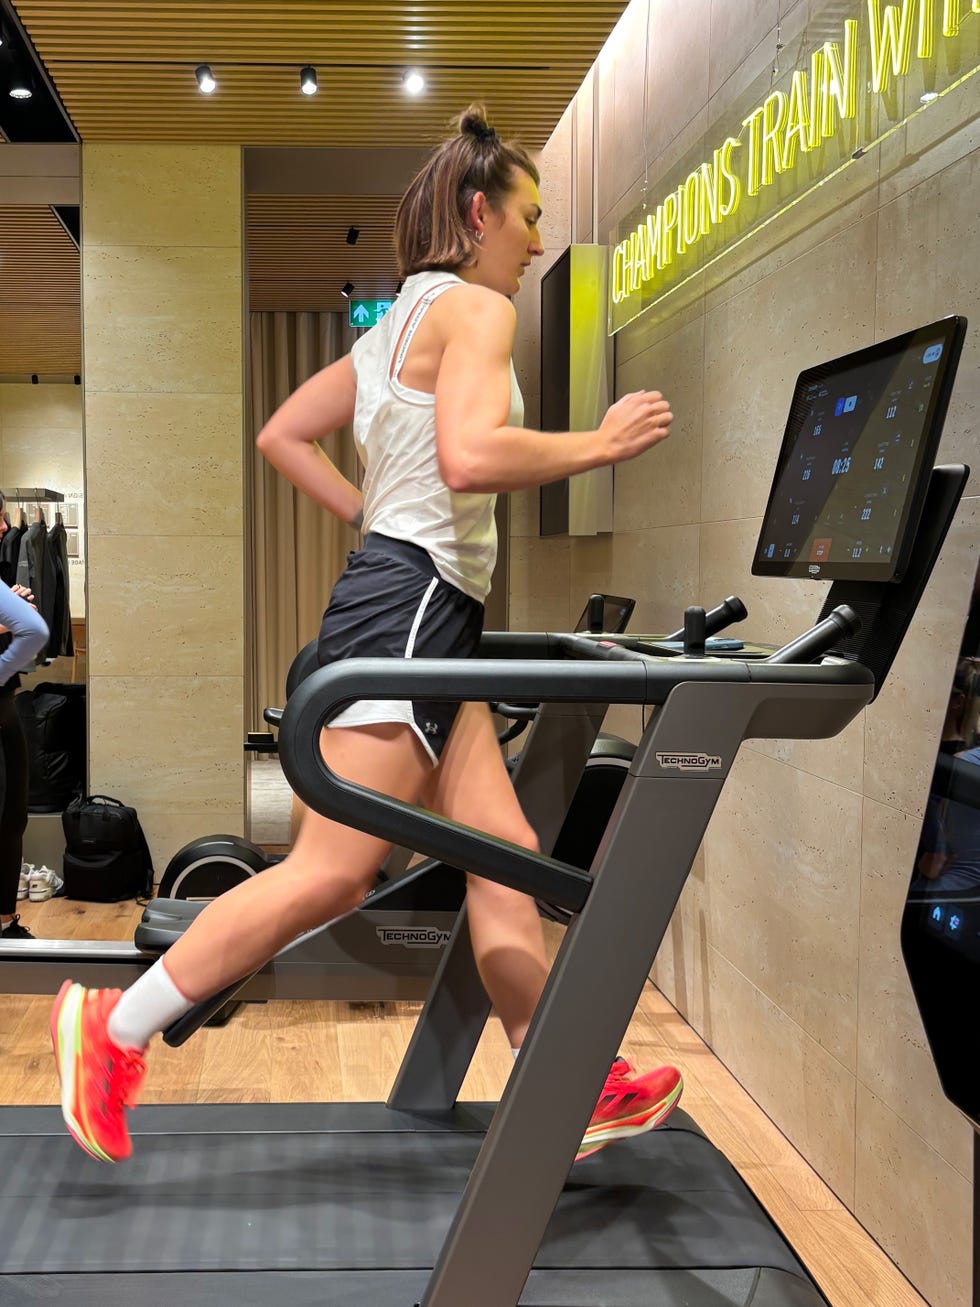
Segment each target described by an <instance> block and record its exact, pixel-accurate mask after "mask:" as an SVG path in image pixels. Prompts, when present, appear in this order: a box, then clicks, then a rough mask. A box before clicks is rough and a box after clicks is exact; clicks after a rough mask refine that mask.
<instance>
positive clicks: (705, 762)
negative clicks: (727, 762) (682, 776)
mask: <svg viewBox="0 0 980 1307" xmlns="http://www.w3.org/2000/svg"><path fill="white" fill-rule="evenodd" d="M657 762H659V763H660V766H661V767H676V768H677V770H678V771H720V770H721V755H720V754H717V753H658V754H657Z"/></svg>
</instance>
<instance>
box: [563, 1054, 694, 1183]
mask: <svg viewBox="0 0 980 1307" xmlns="http://www.w3.org/2000/svg"><path fill="white" fill-rule="evenodd" d="M632 1075H633V1068H632V1067H631V1066H630V1064H629V1062H627V1061H626V1059H625V1058H622V1057H617V1059H616V1061H615V1062H614V1063H613V1064H612V1070H611V1071H610V1072H609V1075H608V1076H607V1077H606V1084H605V1088H604V1089H603V1091H602V1093H601V1094H600V1095H599V1102H598V1103H597V1104H596V1109H595V1111H594V1112H593V1113H592V1120H591V1121H590V1122H589V1126H588V1129H587V1130H586V1132H585V1138H584V1139H583V1140H582V1147H581V1148H580V1149H579V1150H578V1154H577V1156H576V1158H575V1160H576V1162H581V1160H582V1158H583V1157H591V1156H592V1154H593V1153H597V1152H598V1151H599V1149H600V1148H605V1147H606V1145H607V1144H611V1143H613V1142H614V1141H615V1140H617V1139H628V1138H630V1137H631V1136H632V1135H642V1134H645V1133H646V1132H647V1131H648V1130H653V1129H655V1128H656V1127H657V1126H658V1125H662V1124H663V1122H664V1121H666V1120H667V1118H668V1116H670V1114H671V1112H673V1110H674V1108H675V1107H676V1106H677V1104H678V1102H679V1101H680V1097H681V1092H682V1090H683V1088H684V1082H683V1080H682V1079H681V1073H680V1072H679V1071H678V1070H677V1068H676V1067H675V1066H662V1067H658V1068H657V1070H656V1071H650V1072H649V1073H648V1074H647V1075H645V1076H637V1077H636V1078H635V1079H631V1077H632Z"/></svg>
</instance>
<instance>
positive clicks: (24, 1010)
mask: <svg viewBox="0 0 980 1307" xmlns="http://www.w3.org/2000/svg"><path fill="white" fill-rule="evenodd" d="M19 906H20V907H21V908H22V909H23V921H24V923H25V924H26V925H28V926H30V927H31V928H32V929H33V930H34V932H35V933H36V934H37V935H38V936H43V937H47V938H56V937H58V938H71V937H74V938H101V939H126V938H131V936H132V930H133V926H134V924H135V921H136V920H137V919H138V912H139V910H138V909H137V908H136V907H135V906H134V905H133V904H132V903H125V904H113V905H103V904H89V903H76V902H69V901H68V900H66V899H53V900H51V901H50V902H48V903H44V904H36V905H35V904H29V903H27V904H20V905H19ZM554 930H555V932H556V934H557V928H554ZM50 1002H51V1000H50V999H49V998H24V997H19V996H0V1103H28V1104H30V1103H34V1104H39V1103H55V1102H56V1101H57V1095H56V1090H55V1081H54V1073H53V1069H52V1062H51V1054H50V1044H49V1038H48V1013H49V1011H50ZM417 1011H418V1008H417V1006H416V1005H412V1004H395V1005H386V1006H385V1007H383V1008H382V1007H378V1006H373V1005H372V1006H357V1007H354V1006H351V1005H348V1004H343V1003H319V1004H315V1003H277V1004H271V1003H270V1004H266V1005H256V1006H249V1007H248V1008H246V1009H245V1010H244V1011H241V1012H239V1014H238V1015H237V1016H236V1017H235V1018H234V1019H233V1020H232V1022H231V1023H230V1024H229V1025H228V1026H227V1027H226V1028H225V1029H223V1030H203V1031H201V1032H200V1033H199V1034H198V1035H196V1036H195V1037H194V1039H193V1040H191V1041H190V1043H188V1044H187V1045H186V1046H185V1047H183V1048H181V1049H170V1048H167V1047H166V1046H165V1045H164V1044H162V1043H161V1042H159V1041H158V1042H157V1045H156V1046H155V1047H154V1049H153V1052H152V1055H151V1067H150V1076H149V1078H148V1085H147V1089H146V1091H145V1093H144V1094H143V1101H144V1102H153V1103H179V1102H202V1103H217V1102H251V1103H261V1102H306V1101H315V1100H320V1101H328V1102H334V1101H337V1102H340V1101H348V1100H358V1099H368V1100H379V1099H383V1098H384V1097H385V1095H386V1092H387V1088H388V1085H389V1084H390V1083H391V1081H392V1079H393V1077H394V1075H395V1072H396V1070H397V1068H398V1064H399V1062H400V1060H401V1057H402V1054H403V1052H404V1050H405V1047H406V1045H407V1042H408V1038H409V1035H410V1033H411V1030H412V1025H413V1021H414V1018H415V1015H416V1013H417ZM623 1051H624V1053H625V1055H626V1056H627V1057H628V1058H630V1060H631V1061H633V1062H634V1063H635V1064H636V1065H637V1066H638V1067H640V1068H642V1069H644V1070H648V1069H650V1068H651V1067H653V1066H655V1065H657V1064H659V1063H662V1062H672V1063H674V1064H676V1065H677V1066H679V1067H680V1068H681V1070H682V1072H683V1075H684V1081H685V1092H684V1099H683V1105H684V1106H685V1107H686V1108H687V1109H688V1111H689V1112H690V1113H691V1115H692V1116H693V1117H694V1118H695V1119H696V1120H697V1122H698V1124H699V1125H700V1126H701V1128H702V1129H703V1130H704V1131H705V1133H706V1134H707V1135H709V1136H710V1138H711V1139H712V1140H713V1141H714V1142H715V1143H716V1144H717V1145H718V1146H719V1147H720V1148H721V1149H723V1150H724V1151H725V1152H726V1153H727V1154H728V1156H729V1157H730V1158H731V1160H732V1162H733V1163H734V1165H735V1166H736V1167H737V1168H738V1170H739V1171H740V1172H741V1174H742V1176H743V1177H744V1179H745V1180H746V1182H747V1183H748V1184H749V1185H750V1186H751V1188H752V1189H753V1190H754V1191H755V1193H756V1194H757V1195H758V1197H759V1199H760V1200H761V1201H762V1203H763V1204H764V1205H765V1206H766V1207H767V1208H768V1210H769V1211H770V1213H771V1214H772V1216H773V1218H774V1220H775V1221H776V1223H777V1224H778V1225H779V1226H780V1227H781V1229H782V1230H783V1232H784V1234H785V1235H786V1237H787V1238H788V1239H789V1240H790V1242H791V1243H792V1244H793V1245H794V1247H795V1249H796V1251H797V1253H798V1255H799V1256H800V1258H801V1259H802V1260H803V1261H804V1262H805V1263H806V1265H807V1266H808V1267H809V1269H810V1272H811V1274H812V1275H813V1277H814V1279H815V1280H816V1281H817V1283H818V1284H819V1285H820V1287H821V1288H822V1289H823V1291H824V1293H825V1294H826V1296H827V1298H828V1299H829V1301H830V1303H831V1304H832V1307H923V1304H924V1300H923V1299H922V1298H921V1297H920V1296H919V1295H918V1294H917V1293H916V1292H915V1291H914V1290H913V1289H912V1287H911V1286H910V1284H909V1283H908V1281H907V1280H906V1279H905V1278H904V1276H902V1274H901V1273H900V1272H899V1271H898V1270H897V1269H896V1267H895V1266H894V1265H893V1263H892V1262H891V1261H889V1259H888V1258H887V1257H886V1256H885V1254H884V1253H883V1252H882V1251H881V1250H880V1249H879V1248H878V1246H877V1245H876V1244H875V1243H874V1242H873V1241H872V1240H871V1239H870V1237H869V1236H868V1235H867V1234H866V1233H865V1231H864V1230H863V1229H862V1227H861V1226H860V1225H859V1224H858V1223H857V1221H855V1220H854V1218H853V1217H852V1216H851V1215H850V1214H849V1213H848V1212H847V1210H846V1209H845V1208H844V1207H843V1206H842V1205H841V1203H840V1202H838V1200H837V1199H836V1198H835V1197H834V1195H833V1194H832V1193H831V1192H830V1190H829V1189H827V1188H826V1186H825V1185H824V1184H823V1183H822V1182H821V1181H820V1179H819V1178H818V1177H817V1176H816V1175H815V1174H814V1172H813V1171H812V1170H811V1169H810V1168H809V1167H808V1166H807V1164H806V1163H805V1162H804V1161H803V1159H802V1157H800V1155H799V1154H798V1153H797V1152H796V1150H795V1149H794V1148H793V1147H792V1146H791V1145H790V1144H789V1143H788V1142H787V1140H786V1139H785V1138H784V1137H783V1136H782V1135H781V1134H780V1132H779V1131H778V1130H777V1129H776V1128H775V1126H774V1125H773V1124H772V1122H771V1121H770V1120H769V1119H768V1118H767V1117H766V1116H765V1114H764V1113H763V1112H762V1111H761V1110H760V1109H759V1108H758V1107H757V1106H756V1104H755V1103H754V1102H753V1100H752V1099H751V1098H749V1096H748V1095H747V1094H746V1093H745V1091H744V1090H743V1089H742V1088H741V1087H740V1086H739V1084H738V1083H737V1081H736V1080H735V1079H734V1077H732V1076H731V1075H730V1074H729V1072H728V1071H726V1070H725V1068H724V1067H723V1066H722V1064H721V1063H720V1062H719V1061H718V1059H717V1058H715V1057H714V1055H713V1054H712V1053H711V1051H710V1049H708V1048H707V1046H706V1045H705V1044H704V1043H703V1042H702V1041H701V1040H700V1039H699V1038H698V1036H697V1035H696V1034H695V1033H694V1031H693V1030H692V1029H691V1028H690V1027H689V1026H688V1025H687V1023H686V1022H685V1021H684V1020H683V1019H682V1018H681V1017H680V1016H679V1015H678V1014H677V1012H675V1011H674V1009H673V1008H672V1007H671V1006H670V1004H669V1003H667V1001H666V1000H665V999H664V998H663V996H662V995H661V994H659V993H658V992H657V991H656V990H655V989H654V988H653V987H652V986H648V987H647V990H646V992H645V994H644V997H643V999H642V1000H641V1003H640V1006H639V1008H638V1009H637V1012H636V1015H635V1016H634V1019H633V1022H632V1024H631V1026H630V1029H629V1033H628V1036H627V1038H626V1040H625V1042H624V1045H623ZM511 1064H512V1063H511V1057H510V1051H509V1049H508V1047H507V1043H506V1039H505V1037H504V1035H503V1033H502V1031H501V1030H500V1027H499V1026H498V1025H497V1023H496V1022H495V1021H494V1022H492V1023H491V1025H490V1027H489V1028H488V1030H487V1033H486V1035H485V1037H484V1039H483V1042H482V1043H481V1045H480V1048H479V1050H478V1053H477V1056H476V1059H475V1061H474V1064H473V1067H472V1069H471V1071H470V1074H469V1076H468V1077H467V1079H466V1082H465V1084H464V1086H463V1095H462V1096H463V1097H464V1098H469V1099H496V1098H497V1097H499V1095H500V1092H501V1090H502V1088H503V1085H504V1082H505V1080H506V1077H507V1074H508V1071H509V1069H510V1066H511Z"/></svg>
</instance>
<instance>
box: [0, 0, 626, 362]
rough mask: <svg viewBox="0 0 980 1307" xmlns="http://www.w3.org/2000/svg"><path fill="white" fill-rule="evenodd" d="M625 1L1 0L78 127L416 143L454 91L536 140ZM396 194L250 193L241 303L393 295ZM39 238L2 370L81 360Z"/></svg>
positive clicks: (342, 304)
mask: <svg viewBox="0 0 980 1307" xmlns="http://www.w3.org/2000/svg"><path fill="white" fill-rule="evenodd" d="M626 3H627V0H526V2H524V0H482V2H481V0H416V2H415V3H396V2H395V0H376V2H374V0H361V2H360V3H357V2H356V0H149V2H144V0H84V2H83V3H79V0H14V7H15V9H16V10H17V13H18V15H19V17H20V18H21V20H22V22H23V23H24V26H25V27H26V29H27V32H28V34H29V35H30V37H31V40H32V41H33V42H34V44H35V46H36V48H37V51H38V53H39V55H40V57H41V58H42V59H43V61H44V63H45V66H46V68H47V70H48V72H49V74H50V75H51V78H52V80H53V82H54V84H55V87H56V88H57V91H58V94H59V95H60V96H61V99H62V102H63V103H64V106H65V108H66V110H67V112H68V114H69V116H70V118H71V120H72V122H73V123H74V124H75V127H76V129H77V131H78V133H79V135H80V137H81V139H82V142H83V144H84V143H85V142H95V141H114V142H140V141H145V142H154V141H159V142H173V143H181V142H205V143H215V144H220V143H231V144H240V145H245V146H247V145H281V146H296V145H320V146H348V147H349V146H355V147H356V146H374V147H377V146H389V147H394V146H413V147H417V146H428V145H430V144H434V143H435V142H436V141H438V140H440V139H442V138H443V136H444V135H445V134H446V131H447V127H448V125H449V123H450V122H451V121H452V120H453V119H454V118H455V116H456V114H458V112H459V110H460V109H461V108H463V107H465V105H466V104H468V103H470V102H471V101H473V100H476V101H481V100H482V101H483V102H485V103H486V104H487V105H488V107H489V109H490V114H491V118H492V121H493V122H494V125H495V126H496V127H497V128H498V129H499V130H500V131H501V132H502V133H503V134H504V135H507V136H518V137H520V139H521V140H522V141H523V142H524V144H525V145H527V146H528V147H529V148H531V149H539V148H540V147H541V146H543V145H544V144H545V142H546V141H547V139H548V137H549V136H550V135H551V132H552V131H553V130H554V127H555V125H556V124H557V122H558V119H559V118H560V117H561V115H562V113H564V111H565V108H566V106H567V105H568V103H569V101H570V100H571V99H572V97H573V95H574V94H575V92H576V90H577V89H578V87H579V85H580V83H581V81H582V79H583V78H584V76H585V74H586V73H587V72H588V69H589V68H590V66H591V65H592V63H593V61H594V60H595V58H596V56H597V55H598V53H599V51H600V49H601V48H602V46H603V44H604V42H605V40H606V37H607V36H608V35H609V33H610V31H611V30H612V28H613V27H614V25H615V24H616V22H617V21H618V19H619V17H620V15H621V14H622V12H623V10H624V9H625V8H626ZM201 63H209V64H210V65H211V67H212V70H213V72H214V74H215V77H216V78H217V80H218V84H219V89H218V92H217V94H216V95H214V96H212V97H207V96H203V95H201V94H199V92H198V90H197V85H196V82H195V79H194V69H195V68H196V66H197V65H198V64H201ZM304 64H313V65H314V66H315V67H316V68H317V69H318V73H319V83H320V94H319V95H317V96H313V97H307V96H304V95H302V94H301V93H300V90H299V69H300V68H301V67H302V66H303V65H304ZM410 67H418V68H420V69H422V70H423V71H424V73H425V75H426V78H427V81H428V87H427V89H426V91H425V92H424V93H423V94H422V95H421V96H419V97H418V98H414V99H413V98H412V97H410V96H407V95H406V94H405V92H404V91H403V90H402V86H401V80H402V76H403V74H404V72H405V70H406V69H407V68H410ZM397 202H398V197H397V196H395V195H392V196H376V195H375V196H369V197H365V196H356V195H355V196H343V197H337V196H319V197H303V196H274V197H273V196H261V197H252V198H251V199H250V200H249V202H248V211H247V216H246V221H247V232H248V237H247V240H248V244H247V248H248V269H249V307H250V308H251V309H252V310H255V311H259V310H275V311H321V312H322V311H341V312H343V311H346V307H347V302H346V301H345V300H344V299H343V297H342V296H341V295H340V287H341V286H342V285H343V284H344V282H345V281H348V280H350V281H352V282H353V283H354V286H355V294H356V295H357V296H358V297H362V298H365V299H372V298H382V297H387V296H389V295H392V294H393V293H394V290H395V286H396V284H397V272H396V267H395V259H394V253H393V250H392V247H391V229H392V221H393V217H394V212H395V208H396V205H397ZM21 212H24V211H21ZM45 212H47V211H45ZM48 219H49V225H48V234H49V239H50V241H51V242H52V245H51V247H50V248H51V249H52V250H54V249H55V248H60V249H61V250H62V257H63V258H64V259H65V260H70V259H71V258H72V254H71V250H73V249H74V247H73V246H72V245H71V242H70V241H69V240H68V237H67V236H65V235H64V233H63V232H62V231H61V228H60V225H59V224H58V223H57V220H56V219H55V218H54V216H53V215H51V214H50V213H48ZM350 226H355V227H358V228H360V231H361V236H360V239H359V241H358V243H357V245H356V246H349V245H347V244H346V241H345V237H346V234H347V229H348V227H350ZM55 229H57V231H55ZM37 230H39V228H36V229H35V231H37ZM59 233H60V234H59ZM39 239H40V238H39V237H38V236H37V235H35V236H34V238H33V241H28V242H27V243H26V245H25V248H24V249H21V250H20V251H19V255H18V257H19V259H20V262H21V265H22V266H24V267H26V261H27V260H28V258H29V257H30V254H29V251H31V250H33V251H35V252H36V253H37V254H38V259H39V261H38V262H37V263H36V264H35V265H34V268H33V271H24V272H22V273H21V274H20V277H19V282H18V285H19V290H18V294H22V293H23V289H24V287H25V286H28V285H31V286H34V287H35V288H37V287H39V286H40V285H41V284H42V282H47V280H48V276H49V271H50V275H51V286H50V289H45V291H44V292H43V295H41V296H39V295H34V296H33V299H32V303H31V304H28V303H24V302H22V301H19V302H17V303H16V304H15V305H13V306H11V305H8V302H7V300H6V297H5V294H4V292H2V291H0V315H2V316H0V341H2V345H0V374H7V375H10V373H11V372H12V371H14V370H15V369H14V368H13V366H12V361H13V359H14V355H15V354H16V362H17V363H18V364H23V365H24V366H20V367H19V369H17V370H19V371H20V372H38V371H66V372H77V371H79V370H80V353H81V348H80V343H79V315H78V308H77V305H78V283H79V277H78V253H77V251H74V255H73V258H74V270H73V272H72V274H71V277H70V278H69V274H68V272H67V262H66V263H65V264H61V263H57V265H56V266H55V264H53V263H52V262H51V260H52V258H53V254H49V253H48V252H47V251H48V247H47V246H44V247H43V248H42V247H41V246H39V244H38V241H39ZM2 240H3V232H2V231H0V242H2ZM67 247H70V249H69V248H67ZM68 280H72V282H73V285H72V297H71V298H70V299H66V300H64V301H63V302H62V301H60V300H59V304H60V305H61V307H59V308H57V309H56V308H55V305H54V303H53V302H52V297H54V296H58V295H60V294H61V293H62V291H65V293H67V285H66V283H67V281H68ZM59 288H60V289H59ZM52 314H54V315H55V318H57V322H60V323H62V324H63V326H62V327H61V328H59V327H58V325H57V322H56V321H55V318H53V317H52ZM58 314H60V315H61V316H60V318H58V317H57V315H58ZM32 315H33V316H32ZM70 324H71V325H72V326H73V332H72V331H71V330H69V326H70ZM70 337H71V339H69V338H70ZM69 359H70V362H68V360H69ZM27 360H30V364H29V366H28V365H27ZM56 364H57V366H56ZM62 364H64V366H62Z"/></svg>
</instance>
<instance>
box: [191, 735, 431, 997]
mask: <svg viewBox="0 0 980 1307" xmlns="http://www.w3.org/2000/svg"><path fill="white" fill-rule="evenodd" d="M321 748H322V750H323V756H324V758H325V759H326V761H327V763H328V765H329V766H330V768H331V770H332V771H335V772H337V774H338V775H340V776H344V777H346V778H347V779H348V780H352V781H356V782H358V783H359V784H362V785H364V786H366V787H367V788H369V789H372V790H378V791H380V792H382V793H384V794H388V795H390V796H391V797H392V798H396V799H402V800H404V801H406V802H410V803H411V802H414V801H415V800H416V798H417V797H418V795H419V792H420V791H421V788H422V786H423V784H424V782H425V780H426V778H427V776H429V775H430V774H431V762H430V761H429V759H428V757H427V756H426V753H425V750H424V749H423V747H422V745H421V743H420V742H419V740H418V738H417V737H416V735H415V733H414V732H413V731H412V729H411V727H409V726H403V725H400V724H396V723H386V724H384V725H377V726H361V727H356V728H347V727H344V728H338V729H333V730H329V729H328V730H324V731H323V734H322V737H321ZM389 848H390V845H389V844H387V843H386V842H385V841H384V840H380V839H376V838H375V837H374V836H373V835H367V834H365V833H364V832H363V831H358V830H353V829H351V828H350V827H349V826H343V825H341V824H340V823H339V822H335V821H330V820H328V819H327V818H326V817H321V816H320V815H319V813H316V812H312V811H307V812H306V814H305V816H304V818H303V822H302V825H301V827H300V831H299V834H298V836H297V838H296V841H295V844H294V846H293V848H292V850H291V851H290V853H289V856H288V857H287V858H286V859H285V860H284V861H283V862H280V863H279V864H278V865H277V866H274V867H270V868H269V869H268V870H267V871H263V872H261V873H260V875H258V876H250V877H249V878H248V880H246V881H243V882H242V883H241V884H240V885H236V886H235V888H234V889H231V890H229V891H228V892H227V893H226V894H222V895H221V896H220V897H219V898H217V899H215V900H214V901H213V902H212V903H210V904H208V906H207V907H206V908H205V909H204V911H203V912H202V913H201V915H200V916H199V917H197V918H196V919H195V921H194V922H193V923H192V925H191V926H190V927H189V929H188V930H187V931H186V932H185V933H184V934H183V935H181V937H180V938H179V939H178V940H177V942H176V943H175V944H174V945H173V946H172V947H171V948H170V949H169V950H168V952H167V955H166V970H167V974H168V975H169V976H170V978H171V980H172V981H173V983H174V984H175V985H176V986H177V988H178V989H179V990H180V992H181V993H182V994H184V995H185V996H186V997H187V998H188V999H192V1000H194V1001H197V1000H199V999H202V998H206V997H209V996H210V995H211V994H216V993H217V992H218V991H219V990H221V989H224V988H225V986H227V985H230V984H231V983H232V982H233V981H235V980H239V979H241V977H243V976H247V975H248V974H249V973H250V972H252V971H255V970H257V969H258V968H259V967H261V966H263V965H264V964H265V963H266V962H268V960H269V959H270V958H271V957H273V956H274V955H275V954H276V953H278V952H279V950H280V949H281V948H283V947H285V945H286V944H288V943H289V942H290V941H291V940H293V939H295V938H296V937H297V936H298V935H301V934H302V933H303V931H306V930H310V929H312V928H314V927H315V926H320V925H323V924H324V923H325V922H327V921H330V920H332V919H333V918H334V917H338V916H341V915H342V914H343V913H345V912H349V911H351V910H352V909H353V908H356V907H357V905H358V903H360V901H361V899H362V898H363V897H364V895H365V894H366V893H367V891H368V890H369V889H370V888H371V885H372V884H373V882H374V877H375V875H376V873H377V870H378V867H379V866H380V864H381V862H382V860H383V859H384V857H385V856H386V854H387V852H388V849H389Z"/></svg>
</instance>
